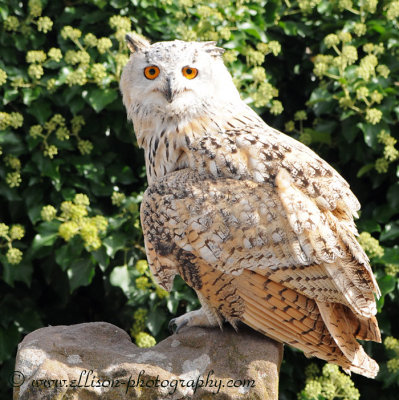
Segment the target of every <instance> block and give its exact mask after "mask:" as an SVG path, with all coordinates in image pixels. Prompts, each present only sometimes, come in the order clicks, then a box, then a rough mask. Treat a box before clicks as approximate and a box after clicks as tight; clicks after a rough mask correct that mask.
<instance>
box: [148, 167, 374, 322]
mask: <svg viewBox="0 0 399 400" xmlns="http://www.w3.org/2000/svg"><path fill="white" fill-rule="evenodd" d="M173 175H174V177H173V178H171V176H169V177H168V176H167V177H166V178H164V179H163V180H160V181H159V182H158V183H157V184H156V185H153V186H151V187H150V188H149V189H148V191H147V192H148V194H151V193H152V191H153V190H158V191H159V190H161V189H162V188H163V189H165V190H166V188H167V187H168V185H171V187H170V190H172V189H173V192H172V193H171V194H169V195H165V196H163V197H162V196H160V195H159V196H160V200H159V201H161V198H162V202H165V201H166V202H167V203H166V204H165V205H162V204H157V203H156V204H157V209H156V210H153V212H155V213H158V215H159V216H158V219H159V218H160V219H161V220H162V225H163V226H164V229H163V230H162V232H157V233H156V234H153V233H152V232H151V229H150V228H148V227H147V226H148V225H150V224H151V221H149V222H148V221H144V220H143V227H144V234H145V236H146V238H147V239H146V240H147V241H148V243H146V245H147V251H148V253H149V258H150V264H154V263H155V262H156V259H160V258H162V262H159V261H158V266H157V267H154V268H153V273H154V274H155V275H157V274H160V273H161V272H160V270H161V271H165V270H168V271H169V270H170V269H171V268H172V267H171V266H170V265H169V264H171V262H170V261H167V260H168V257H169V254H170V253H172V252H171V251H169V252H168V253H165V254H166V255H165V256H164V255H163V251H164V250H165V248H169V249H170V248H171V247H174V246H177V248H179V249H182V250H184V251H186V252H190V253H191V254H193V255H194V256H195V257H197V258H199V259H202V260H204V262H206V263H208V264H209V265H211V266H212V267H213V268H216V269H219V270H221V271H223V272H225V273H228V274H233V275H239V274H241V273H242V271H243V270H244V269H247V270H252V271H256V272H258V273H260V274H262V275H264V276H265V277H268V278H269V279H272V280H274V281H276V282H279V283H281V284H284V286H286V287H289V288H292V289H294V290H296V291H298V292H299V293H302V294H304V295H306V296H308V297H310V298H313V299H316V300H319V301H323V302H326V301H329V302H336V303H341V304H344V305H347V306H348V307H350V308H351V309H352V310H353V311H354V312H355V313H356V314H358V315H360V316H364V317H366V318H368V317H371V316H372V315H375V313H376V304H375V299H374V293H378V286H377V284H376V282H375V278H374V276H373V274H372V272H371V269H370V266H369V264H368V261H367V256H366V255H365V253H364V251H363V250H362V248H361V247H360V245H359V244H358V242H357V241H356V239H355V237H354V235H353V234H352V233H351V231H350V230H348V229H347V226H346V223H345V221H344V222H342V221H341V219H340V218H339V216H337V215H335V214H334V212H332V211H329V210H327V209H325V210H321V209H320V208H319V206H318V204H317V200H316V199H314V198H311V197H309V196H307V195H306V194H304V193H303V192H302V191H301V190H300V189H298V188H297V187H296V186H295V185H294V184H292V182H291V178H290V176H289V174H288V173H287V172H286V171H285V170H284V169H282V170H281V171H280V173H279V174H278V175H277V177H276V180H275V182H276V184H275V185H272V184H265V183H256V182H253V181H250V180H236V179H229V178H225V179H204V178H203V177H201V176H199V175H198V174H197V173H195V172H192V171H191V172H188V170H184V173H182V172H180V171H178V172H177V173H174V174H173ZM171 182H173V183H171ZM147 214H151V213H147ZM150 217H151V216H150V215H149V216H148V218H150ZM160 237H164V238H165V239H164V242H163V243H160V241H159V238H160ZM152 238H156V240H155V239H152ZM151 243H152V244H151ZM154 243H157V244H156V245H154ZM161 265H164V267H162V268H160V267H161ZM174 273H176V272H174ZM169 286H170V281H169Z"/></svg>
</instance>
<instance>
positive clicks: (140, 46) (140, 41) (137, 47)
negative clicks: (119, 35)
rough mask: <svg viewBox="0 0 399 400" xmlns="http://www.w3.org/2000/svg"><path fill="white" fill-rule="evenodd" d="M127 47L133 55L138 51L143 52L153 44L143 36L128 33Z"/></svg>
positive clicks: (126, 37) (126, 38)
mask: <svg viewBox="0 0 399 400" xmlns="http://www.w3.org/2000/svg"><path fill="white" fill-rule="evenodd" d="M125 40H126V44H127V47H128V48H129V50H130V52H131V53H135V52H136V51H143V50H145V49H146V48H147V47H149V46H150V45H151V43H150V42H149V41H148V40H147V39H146V38H144V37H143V36H141V35H138V34H137V33H127V34H126V36H125Z"/></svg>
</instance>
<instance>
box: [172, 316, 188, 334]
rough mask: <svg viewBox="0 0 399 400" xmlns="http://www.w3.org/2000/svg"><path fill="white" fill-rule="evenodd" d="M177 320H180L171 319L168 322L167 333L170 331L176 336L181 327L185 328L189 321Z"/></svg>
mask: <svg viewBox="0 0 399 400" xmlns="http://www.w3.org/2000/svg"><path fill="white" fill-rule="evenodd" d="M179 319H180V318H172V319H171V320H170V321H169V324H168V328H169V331H170V332H171V333H176V334H178V333H179V331H180V329H181V328H183V327H185V326H186V325H187V324H188V321H189V320H188V319H187V318H185V319H180V321H179Z"/></svg>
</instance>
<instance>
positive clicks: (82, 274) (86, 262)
mask: <svg viewBox="0 0 399 400" xmlns="http://www.w3.org/2000/svg"><path fill="white" fill-rule="evenodd" d="M67 273H68V278H69V290H70V292H71V293H73V292H74V291H75V290H76V289H77V288H79V287H81V286H88V285H89V284H90V283H91V281H92V279H93V277H94V274H95V267H94V265H93V263H92V262H91V261H90V259H89V258H80V259H78V260H76V261H74V262H73V264H72V265H71V266H70V267H69V268H68V270H67Z"/></svg>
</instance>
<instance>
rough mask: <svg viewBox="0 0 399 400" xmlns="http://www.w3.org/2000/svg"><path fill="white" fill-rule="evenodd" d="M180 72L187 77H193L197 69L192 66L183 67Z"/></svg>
mask: <svg viewBox="0 0 399 400" xmlns="http://www.w3.org/2000/svg"><path fill="white" fill-rule="evenodd" d="M182 73H183V76H185V77H186V78H187V79H194V78H195V77H196V76H197V75H198V69H197V68H193V67H183V69H182Z"/></svg>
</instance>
